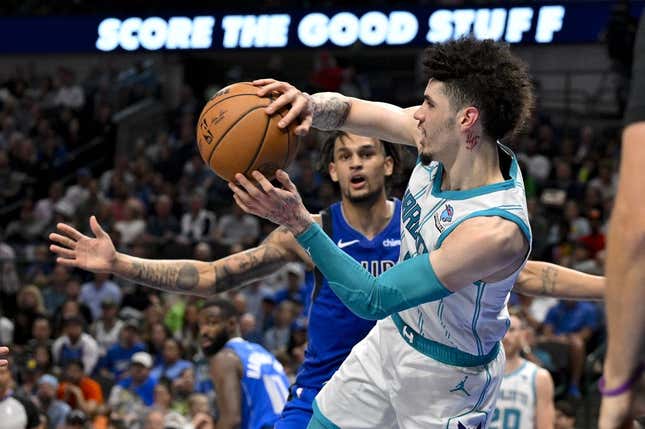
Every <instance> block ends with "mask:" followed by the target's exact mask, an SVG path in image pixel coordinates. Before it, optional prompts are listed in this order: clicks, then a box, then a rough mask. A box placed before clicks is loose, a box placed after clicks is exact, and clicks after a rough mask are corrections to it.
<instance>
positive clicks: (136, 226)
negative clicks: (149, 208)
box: [114, 198, 146, 247]
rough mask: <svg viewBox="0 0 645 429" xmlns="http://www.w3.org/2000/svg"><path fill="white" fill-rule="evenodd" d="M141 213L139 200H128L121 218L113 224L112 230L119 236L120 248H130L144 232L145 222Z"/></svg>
mask: <svg viewBox="0 0 645 429" xmlns="http://www.w3.org/2000/svg"><path fill="white" fill-rule="evenodd" d="M143 211H144V207H143V204H142V203H141V201H140V200H138V199H136V198H130V199H128V201H127V202H126V205H125V210H124V211H123V218H122V219H121V220H118V221H116V223H115V224H114V229H115V230H116V231H118V232H119V234H120V235H121V241H120V242H121V246H126V247H127V246H130V245H131V244H132V243H134V241H135V240H137V239H139V238H140V237H141V236H142V235H143V233H144V232H145V230H146V221H145V220H144V219H143Z"/></svg>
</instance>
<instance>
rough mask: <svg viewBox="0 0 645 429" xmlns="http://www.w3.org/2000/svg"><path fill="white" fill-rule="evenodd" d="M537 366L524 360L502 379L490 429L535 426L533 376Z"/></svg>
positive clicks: (520, 428)
mask: <svg viewBox="0 0 645 429" xmlns="http://www.w3.org/2000/svg"><path fill="white" fill-rule="evenodd" d="M538 369H540V367H538V366H537V365H536V364H534V363H533V362H529V361H527V360H525V361H524V362H523V363H522V365H521V366H520V367H519V368H517V369H516V370H515V371H513V372H512V373H510V374H506V375H505V376H504V378H503V379H502V387H500V390H499V396H498V397H497V407H496V408H495V412H494V413H493V419H492V421H491V423H490V429H533V428H535V427H536V420H535V418H536V416H535V410H536V403H537V395H536V393H535V392H536V390H535V377H536V375H537V372H538Z"/></svg>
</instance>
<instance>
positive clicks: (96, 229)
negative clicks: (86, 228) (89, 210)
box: [90, 216, 107, 237]
mask: <svg viewBox="0 0 645 429" xmlns="http://www.w3.org/2000/svg"><path fill="white" fill-rule="evenodd" d="M90 228H91V229H92V232H93V233H94V235H95V236H96V237H105V236H106V235H107V233H106V232H105V231H104V230H103V228H101V225H99V221H98V220H96V216H90Z"/></svg>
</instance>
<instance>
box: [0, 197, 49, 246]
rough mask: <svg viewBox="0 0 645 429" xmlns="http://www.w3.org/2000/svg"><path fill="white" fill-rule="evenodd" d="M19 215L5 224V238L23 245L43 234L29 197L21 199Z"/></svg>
mask: <svg viewBox="0 0 645 429" xmlns="http://www.w3.org/2000/svg"><path fill="white" fill-rule="evenodd" d="M19 216H20V217H19V218H18V219H15V220H12V221H11V222H9V224H8V225H7V227H6V229H5V237H7V240H9V241H12V242H14V243H22V244H25V245H27V244H29V243H33V242H34V241H36V240H38V239H39V238H40V237H41V236H42V235H43V225H42V223H41V222H40V220H39V219H38V218H37V217H36V216H35V214H34V203H33V201H32V200H31V199H29V198H27V199H25V200H23V202H22V207H21V209H20V215H19Z"/></svg>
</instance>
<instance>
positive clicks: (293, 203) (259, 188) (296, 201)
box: [228, 170, 313, 235]
mask: <svg viewBox="0 0 645 429" xmlns="http://www.w3.org/2000/svg"><path fill="white" fill-rule="evenodd" d="M251 176H253V179H255V180H256V181H257V184H256V183H253V182H251V181H250V180H249V179H247V178H246V177H244V175H243V174H239V173H238V174H236V175H235V180H237V184H234V183H232V182H229V184H228V186H229V188H231V190H232V191H233V193H234V195H233V198H234V199H235V202H236V203H237V205H238V206H240V208H241V209H242V210H244V211H245V212H247V213H252V214H254V215H257V216H260V217H262V218H264V219H268V220H270V221H271V222H273V223H276V224H278V225H284V226H286V227H287V228H288V229H289V230H290V231H291V232H292V233H293V234H294V235H298V234H300V233H302V232H304V231H305V230H306V229H307V228H308V227H309V225H311V224H312V223H313V218H312V216H311V214H310V213H309V212H308V211H307V209H306V208H305V206H304V204H303V203H302V198H300V194H299V193H298V190H297V189H296V186H295V185H294V184H293V182H292V181H291V180H290V179H289V175H288V174H287V173H286V172H285V171H284V170H278V171H276V174H275V177H276V179H278V181H279V182H280V183H281V184H282V186H283V188H282V189H280V188H276V187H275V186H273V185H272V184H271V182H269V180H268V179H267V178H266V177H264V176H263V175H262V173H260V172H258V171H253V172H252V173H251Z"/></svg>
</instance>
